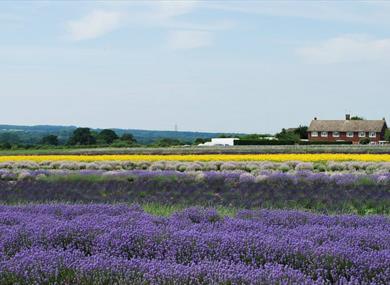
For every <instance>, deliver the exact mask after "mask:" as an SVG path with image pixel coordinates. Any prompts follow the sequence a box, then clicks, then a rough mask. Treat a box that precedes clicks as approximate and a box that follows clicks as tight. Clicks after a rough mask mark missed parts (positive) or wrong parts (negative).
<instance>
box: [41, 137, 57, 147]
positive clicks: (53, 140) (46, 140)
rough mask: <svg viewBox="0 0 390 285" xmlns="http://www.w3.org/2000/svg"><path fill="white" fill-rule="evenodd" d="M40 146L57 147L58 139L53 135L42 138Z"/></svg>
mask: <svg viewBox="0 0 390 285" xmlns="http://www.w3.org/2000/svg"><path fill="white" fill-rule="evenodd" d="M41 144H43V145H58V137H57V136H55V135H48V136H44V137H43V138H42V141H41Z"/></svg>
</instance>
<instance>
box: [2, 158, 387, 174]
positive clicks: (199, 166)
mask: <svg viewBox="0 0 390 285" xmlns="http://www.w3.org/2000/svg"><path fill="white" fill-rule="evenodd" d="M0 169H13V170H20V169H26V170H38V169H53V170H54V169H59V170H83V169H86V170H106V171H113V170H150V171H156V170H170V171H180V172H186V171H232V170H242V171H246V172H251V173H253V174H257V173H260V172H262V171H277V172H287V173H292V172H296V171H302V170H308V171H313V172H331V173H333V172H341V173H356V174H359V173H360V174H382V173H390V163H389V162H358V161H346V162H334V161H328V162H314V163H313V162H299V161H287V162H267V161H265V162H221V161H211V162H180V161H156V162H152V161H143V162H142V161H141V162H131V161H122V162H121V161H103V162H69V161H68V162H67V161H46V162H41V163H37V162H3V163H0Z"/></svg>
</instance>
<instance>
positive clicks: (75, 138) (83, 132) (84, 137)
mask: <svg viewBox="0 0 390 285" xmlns="http://www.w3.org/2000/svg"><path fill="white" fill-rule="evenodd" d="M68 143H69V144H70V145H93V144H96V138H95V137H94V136H93V135H92V133H91V130H90V129H89V128H77V129H76V130H75V131H74V132H73V134H72V136H71V137H70V139H69V142H68Z"/></svg>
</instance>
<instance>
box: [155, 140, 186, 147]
mask: <svg viewBox="0 0 390 285" xmlns="http://www.w3.org/2000/svg"><path fill="white" fill-rule="evenodd" d="M155 145H156V146H159V147H168V146H175V145H182V142H181V141H179V140H177V139H171V138H163V139H159V140H158V141H157V142H156V143H155Z"/></svg>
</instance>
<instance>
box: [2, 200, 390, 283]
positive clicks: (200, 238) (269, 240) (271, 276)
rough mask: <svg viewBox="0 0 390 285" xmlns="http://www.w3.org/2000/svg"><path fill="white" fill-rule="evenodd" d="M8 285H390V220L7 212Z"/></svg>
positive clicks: (89, 209)
mask: <svg viewBox="0 0 390 285" xmlns="http://www.w3.org/2000/svg"><path fill="white" fill-rule="evenodd" d="M0 236H1V239H0V283H1V284H389V283H390V219H389V218H388V217H383V216H382V217H381V216H369V217H359V216H353V215H338V216H326V215H318V214H309V213H305V212H297V211H286V210H282V211H269V210H258V211H248V210H246V211H241V212H239V213H238V214H237V216H236V217H234V218H231V217H222V216H220V215H218V214H217V212H216V211H215V210H212V209H201V208H189V209H186V210H184V211H182V212H177V213H175V214H173V215H172V216H170V217H157V216H152V215H150V214H147V213H145V212H143V210H142V209H141V208H139V207H137V206H131V207H130V206H126V205H96V204H91V205H84V206H82V205H59V204H57V205H26V206H1V207H0Z"/></svg>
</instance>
